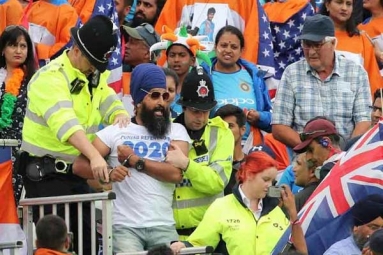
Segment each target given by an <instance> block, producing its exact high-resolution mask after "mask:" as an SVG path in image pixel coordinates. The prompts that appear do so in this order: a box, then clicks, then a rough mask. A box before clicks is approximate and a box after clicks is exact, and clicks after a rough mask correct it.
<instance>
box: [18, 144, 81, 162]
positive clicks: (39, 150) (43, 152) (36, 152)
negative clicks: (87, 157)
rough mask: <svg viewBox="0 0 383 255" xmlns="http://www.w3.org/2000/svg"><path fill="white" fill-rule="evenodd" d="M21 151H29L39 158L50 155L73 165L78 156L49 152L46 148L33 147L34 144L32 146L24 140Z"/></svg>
mask: <svg viewBox="0 0 383 255" xmlns="http://www.w3.org/2000/svg"><path fill="white" fill-rule="evenodd" d="M21 149H22V150H23V151H27V152H28V153H30V154H32V155H36V156H38V157H42V156H45V155H50V156H52V157H54V158H57V159H62V160H64V161H66V162H68V163H73V162H74V160H75V159H76V156H74V155H69V154H64V153H60V152H54V151H49V150H47V149H44V148H40V147H37V146H36V145H33V144H30V143H28V142H26V141H25V140H23V142H22V144H21Z"/></svg>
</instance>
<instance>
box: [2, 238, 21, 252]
mask: <svg viewBox="0 0 383 255" xmlns="http://www.w3.org/2000/svg"><path fill="white" fill-rule="evenodd" d="M22 247H23V242H22V241H17V242H6V243H0V255H3V251H4V250H9V254H10V255H16V254H19V249H20V248H22Z"/></svg>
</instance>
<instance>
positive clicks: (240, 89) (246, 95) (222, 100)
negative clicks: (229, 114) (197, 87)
mask: <svg viewBox="0 0 383 255" xmlns="http://www.w3.org/2000/svg"><path fill="white" fill-rule="evenodd" d="M212 77H213V85H214V94H215V99H216V100H217V102H218V104H217V107H216V108H215V109H214V111H213V113H212V115H214V113H215V111H216V110H217V109H218V108H220V107H221V106H224V105H226V104H233V105H236V106H238V107H240V108H241V109H243V110H244V109H247V110H250V109H255V110H256V103H257V101H256V98H255V93H254V87H253V79H252V78H251V76H250V74H249V72H248V71H247V70H246V69H244V68H242V69H240V70H239V71H237V72H235V73H221V72H218V71H213V76H212ZM249 132H250V125H249V124H247V123H246V133H245V135H244V136H243V137H242V140H246V139H247V137H248V135H249Z"/></svg>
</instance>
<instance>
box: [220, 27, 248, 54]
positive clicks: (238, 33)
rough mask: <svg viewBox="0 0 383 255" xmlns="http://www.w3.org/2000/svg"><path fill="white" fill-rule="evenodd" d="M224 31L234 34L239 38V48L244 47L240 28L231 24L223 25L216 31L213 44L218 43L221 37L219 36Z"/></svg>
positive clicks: (243, 38)
mask: <svg viewBox="0 0 383 255" xmlns="http://www.w3.org/2000/svg"><path fill="white" fill-rule="evenodd" d="M224 33H231V34H233V35H236V36H237V37H238V39H239V42H240V46H241V49H242V48H243V47H245V37H244V36H243V34H242V32H241V30H239V29H238V28H236V27H234V26H231V25H227V26H224V27H222V28H221V29H220V30H219V31H218V33H217V36H216V37H215V45H218V42H219V39H221V36H222V35H223V34H224Z"/></svg>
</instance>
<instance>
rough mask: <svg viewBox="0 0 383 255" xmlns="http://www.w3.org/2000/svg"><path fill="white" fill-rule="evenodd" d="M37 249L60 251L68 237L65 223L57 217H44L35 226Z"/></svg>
mask: <svg viewBox="0 0 383 255" xmlns="http://www.w3.org/2000/svg"><path fill="white" fill-rule="evenodd" d="M36 236H37V246H38V247H37V248H47V249H51V250H56V251H60V250H61V249H62V248H63V246H64V244H65V241H66V240H67V236H68V229H67V227H66V224H65V221H64V220H63V219H62V218H60V217H59V216H57V215H53V214H51V215H46V216H44V217H43V218H41V219H40V220H39V221H38V222H37V224H36Z"/></svg>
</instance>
